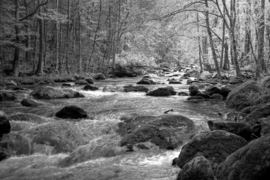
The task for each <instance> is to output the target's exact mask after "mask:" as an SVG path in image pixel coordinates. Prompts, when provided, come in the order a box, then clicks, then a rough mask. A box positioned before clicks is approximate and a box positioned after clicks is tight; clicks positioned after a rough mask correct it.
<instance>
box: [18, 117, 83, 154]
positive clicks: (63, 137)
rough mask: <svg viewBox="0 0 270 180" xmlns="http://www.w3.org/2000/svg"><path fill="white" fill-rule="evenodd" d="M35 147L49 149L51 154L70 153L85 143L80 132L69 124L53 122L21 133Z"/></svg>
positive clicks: (73, 125)
mask: <svg viewBox="0 0 270 180" xmlns="http://www.w3.org/2000/svg"><path fill="white" fill-rule="evenodd" d="M21 133H23V134H25V136H27V137H28V138H29V139H30V141H31V146H32V147H33V148H35V147H37V146H44V147H46V146H47V147H51V148H52V150H51V153H52V154H57V153H63V152H72V151H73V150H74V149H75V148H77V147H78V146H81V145H85V144H86V143H87V141H86V139H85V137H84V136H83V133H82V132H81V130H80V129H79V128H78V127H77V126H76V125H75V124H74V123H71V122H66V121H53V122H49V123H45V124H41V125H38V126H35V127H33V128H30V129H26V130H24V131H23V132H21Z"/></svg>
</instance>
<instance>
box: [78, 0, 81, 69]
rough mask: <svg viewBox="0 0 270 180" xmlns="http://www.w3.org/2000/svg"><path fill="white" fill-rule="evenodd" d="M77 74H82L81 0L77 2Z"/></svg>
mask: <svg viewBox="0 0 270 180" xmlns="http://www.w3.org/2000/svg"><path fill="white" fill-rule="evenodd" d="M78 6H79V22H78V26H79V73H81V72H82V52H81V46H82V38H81V33H82V27H81V0H79V5H78Z"/></svg>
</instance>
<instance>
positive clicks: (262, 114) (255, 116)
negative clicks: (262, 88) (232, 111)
mask: <svg viewBox="0 0 270 180" xmlns="http://www.w3.org/2000/svg"><path fill="white" fill-rule="evenodd" d="M268 116H270V103H268V104H264V105H261V106H258V107H257V108H256V107H255V108H254V110H253V111H251V112H250V114H248V115H247V116H246V118H245V119H244V122H247V123H248V124H250V125H252V126H254V125H256V124H257V123H258V122H259V120H260V119H261V118H266V117H268Z"/></svg>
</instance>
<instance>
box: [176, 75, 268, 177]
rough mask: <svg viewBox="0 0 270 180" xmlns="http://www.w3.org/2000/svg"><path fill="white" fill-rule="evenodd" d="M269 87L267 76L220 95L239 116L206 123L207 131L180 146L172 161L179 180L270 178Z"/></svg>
mask: <svg viewBox="0 0 270 180" xmlns="http://www.w3.org/2000/svg"><path fill="white" fill-rule="evenodd" d="M269 85H270V77H265V78H263V79H262V80H261V81H259V82H255V81H253V80H249V81H246V82H244V83H243V84H241V85H239V86H237V87H235V88H233V89H232V91H231V92H230V93H229V94H228V95H227V96H224V95H222V93H220V94H221V95H222V96H223V97H227V98H226V106H227V107H228V108H231V109H233V111H236V112H238V113H235V114H236V115H238V116H236V117H235V118H229V119H225V120H223V121H208V126H209V129H210V131H209V132H203V133H200V134H198V135H196V136H195V137H193V138H192V139H191V140H190V141H189V142H188V143H187V144H185V145H184V146H183V148H182V151H181V152H180V154H179V157H178V158H176V159H174V161H173V164H174V165H178V166H179V167H180V168H181V171H180V173H179V174H178V177H177V179H178V180H191V179H202V180H215V179H218V180H255V179H256V180H257V179H260V180H266V179H269V177H270V172H269V169H270V151H269V149H270V143H269V142H270V98H269V97H270V91H269V88H270V86H269ZM193 88H194V87H193ZM194 89H195V90H196V88H194ZM194 94H197V95H198V93H195V91H194ZM240 117H241V118H240ZM231 119H233V121H229V120H231Z"/></svg>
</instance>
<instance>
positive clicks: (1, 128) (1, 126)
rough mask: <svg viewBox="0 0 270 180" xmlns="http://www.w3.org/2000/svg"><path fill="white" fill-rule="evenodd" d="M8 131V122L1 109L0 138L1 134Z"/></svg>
mask: <svg viewBox="0 0 270 180" xmlns="http://www.w3.org/2000/svg"><path fill="white" fill-rule="evenodd" d="M8 133H10V123H9V120H8V118H7V116H6V114H5V113H4V112H3V111H0V140H1V137H2V136H3V134H8Z"/></svg>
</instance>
